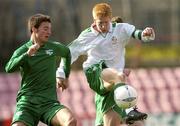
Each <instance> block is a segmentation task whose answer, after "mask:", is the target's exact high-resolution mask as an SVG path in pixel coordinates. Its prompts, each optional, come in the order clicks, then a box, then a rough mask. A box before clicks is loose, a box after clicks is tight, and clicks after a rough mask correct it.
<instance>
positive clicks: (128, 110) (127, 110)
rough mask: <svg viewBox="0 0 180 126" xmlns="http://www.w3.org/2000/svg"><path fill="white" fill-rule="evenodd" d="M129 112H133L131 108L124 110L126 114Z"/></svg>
mask: <svg viewBox="0 0 180 126" xmlns="http://www.w3.org/2000/svg"><path fill="white" fill-rule="evenodd" d="M131 110H134V109H133V107H131V108H128V109H126V110H125V111H126V114H128V113H129V112H130V111H131Z"/></svg>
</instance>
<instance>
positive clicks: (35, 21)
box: [28, 14, 51, 33]
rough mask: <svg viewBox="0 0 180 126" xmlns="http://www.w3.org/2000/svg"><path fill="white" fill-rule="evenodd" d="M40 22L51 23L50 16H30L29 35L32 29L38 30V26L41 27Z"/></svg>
mask: <svg viewBox="0 0 180 126" xmlns="http://www.w3.org/2000/svg"><path fill="white" fill-rule="evenodd" d="M42 22H50V23H51V19H50V16H48V15H44V14H35V15H33V16H31V17H30V18H29V20H28V29H29V31H30V33H32V28H33V27H35V28H39V26H40V25H41V23H42Z"/></svg>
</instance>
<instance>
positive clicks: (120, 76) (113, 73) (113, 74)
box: [101, 68, 148, 124]
mask: <svg viewBox="0 0 180 126" xmlns="http://www.w3.org/2000/svg"><path fill="white" fill-rule="evenodd" d="M129 74H130V71H129V70H125V71H123V73H119V72H118V71H117V70H115V69H112V68H106V69H103V71H102V73H101V77H102V79H103V82H104V87H105V88H106V89H107V90H109V91H110V90H112V88H113V87H114V85H115V84H119V83H125V82H126V79H127V77H128V76H129ZM147 116H148V115H147V114H146V113H142V112H139V111H138V110H137V108H134V109H132V110H131V111H130V112H129V113H128V114H127V116H126V118H125V119H126V123H127V124H133V123H134V122H135V121H139V120H141V121H143V120H145V119H146V118H147Z"/></svg>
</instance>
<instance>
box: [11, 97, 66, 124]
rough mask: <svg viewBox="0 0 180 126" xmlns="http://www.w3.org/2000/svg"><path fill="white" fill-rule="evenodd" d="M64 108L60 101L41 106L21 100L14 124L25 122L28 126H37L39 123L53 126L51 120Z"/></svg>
mask: <svg viewBox="0 0 180 126" xmlns="http://www.w3.org/2000/svg"><path fill="white" fill-rule="evenodd" d="M62 108H64V106H63V105H61V104H60V103H59V102H58V101H49V102H43V103H41V104H36V103H31V102H27V101H22V100H19V101H18V102H17V105H16V111H15V113H14V116H13V120H12V124H13V123H15V122H23V123H24V124H25V125H27V126H37V125H38V123H39V121H42V122H43V123H45V124H47V125H48V126H50V125H51V119H52V118H53V117H54V116H55V114H56V113H57V112H58V111H59V110H60V109H62Z"/></svg>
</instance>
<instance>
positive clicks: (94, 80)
mask: <svg viewBox="0 0 180 126" xmlns="http://www.w3.org/2000/svg"><path fill="white" fill-rule="evenodd" d="M104 68H107V67H106V65H105V63H104V62H103V61H101V62H100V63H99V64H94V65H92V66H91V67H89V68H88V69H86V70H85V74H86V78H87V81H88V83H89V86H90V88H91V89H92V90H94V91H95V92H96V93H95V105H96V125H100V124H103V115H104V113H106V112H107V111H108V110H110V109H113V110H114V111H116V112H117V113H118V114H119V115H120V117H122V118H123V117H124V116H125V115H126V112H125V110H123V109H121V108H119V107H118V106H117V105H116V104H115V101H114V90H112V91H107V90H106V89H105V88H104V86H103V81H102V79H101V72H102V70H103V69H104Z"/></svg>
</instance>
